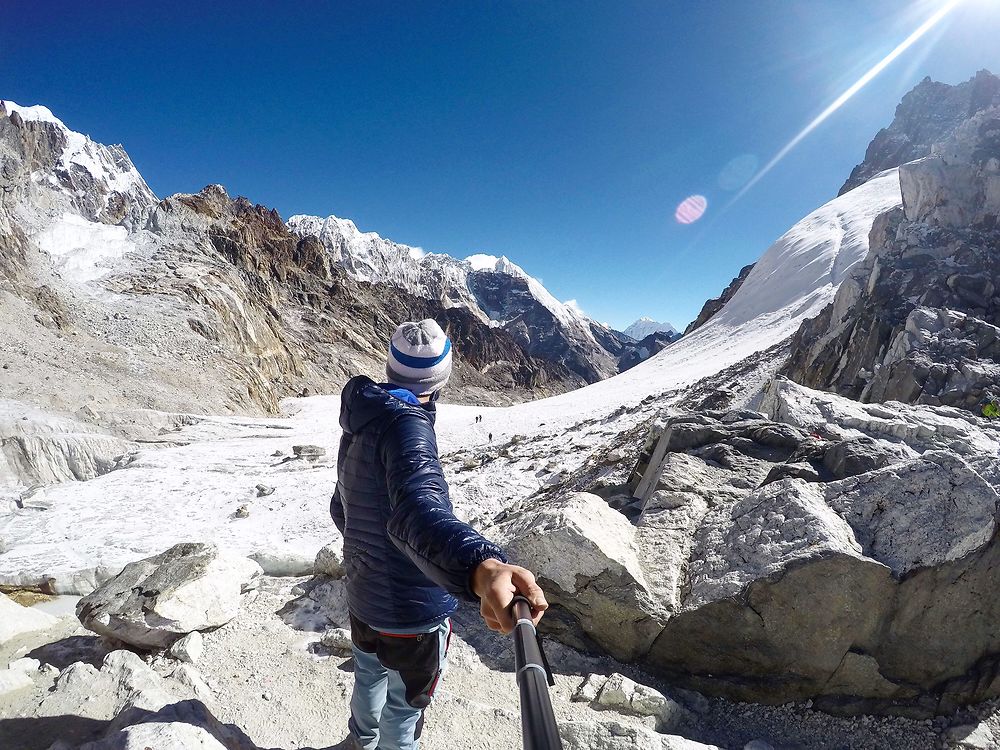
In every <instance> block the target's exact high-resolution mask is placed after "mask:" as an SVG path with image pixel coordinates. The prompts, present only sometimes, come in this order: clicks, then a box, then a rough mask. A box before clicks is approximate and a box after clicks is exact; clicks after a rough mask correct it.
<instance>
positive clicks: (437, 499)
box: [379, 414, 507, 601]
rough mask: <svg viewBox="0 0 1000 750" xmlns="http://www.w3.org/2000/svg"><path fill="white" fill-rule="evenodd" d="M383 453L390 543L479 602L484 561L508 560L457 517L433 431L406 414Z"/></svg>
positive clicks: (387, 436) (389, 433)
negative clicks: (476, 588)
mask: <svg viewBox="0 0 1000 750" xmlns="http://www.w3.org/2000/svg"><path fill="white" fill-rule="evenodd" d="M379 451H380V455H381V458H382V461H383V463H384V466H385V474H386V484H387V487H388V490H389V507H390V513H389V520H388V522H387V524H386V531H387V532H388V534H389V538H390V539H391V540H392V542H393V544H395V545H396V547H398V548H399V550H400V551H402V552H403V553H404V554H405V555H406V556H407V557H409V558H410V560H412V561H413V564H414V565H416V566H417V567H418V568H420V570H421V572H422V573H423V574H424V575H425V576H427V577H428V578H430V579H431V580H432V581H434V583H436V584H438V585H439V586H441V588H443V589H445V590H446V591H448V592H449V593H452V594H455V595H456V596H461V597H464V598H465V599H469V600H472V601H477V600H478V597H477V596H476V595H475V593H474V592H473V591H472V588H471V577H472V572H473V571H474V570H475V569H476V567H477V566H478V565H479V564H480V563H481V562H483V561H484V560H488V559H490V558H496V559H498V560H501V561H503V562H507V557H506V556H505V555H504V553H503V551H502V550H501V549H500V548H499V547H498V546H497V545H496V544H494V543H493V542H491V541H489V540H488V539H486V538H485V537H484V536H482V535H481V534H480V533H479V532H477V531H476V530H475V529H473V528H472V527H471V526H469V525H468V524H467V523H463V522H462V521H459V520H458V519H457V518H456V517H455V514H454V513H453V512H452V507H451V500H449V498H448V485H447V483H446V482H445V480H444V471H443V470H442V469H441V462H440V461H439V460H438V453H437V440H436V439H435V436H434V428H433V426H432V425H431V424H430V422H429V421H427V420H425V419H422V418H421V417H420V416H418V415H406V414H404V415H402V416H401V417H399V418H398V419H397V420H395V421H394V422H393V423H392V424H391V425H390V426H389V427H388V429H387V430H386V431H385V433H383V435H382V438H381V441H380V444H379Z"/></svg>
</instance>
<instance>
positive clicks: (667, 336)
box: [618, 332, 681, 372]
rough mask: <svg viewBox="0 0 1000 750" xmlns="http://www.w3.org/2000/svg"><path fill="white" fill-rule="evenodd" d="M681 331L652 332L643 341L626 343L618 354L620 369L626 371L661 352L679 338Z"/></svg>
mask: <svg viewBox="0 0 1000 750" xmlns="http://www.w3.org/2000/svg"><path fill="white" fill-rule="evenodd" d="M680 337H681V335H680V334H679V333H674V334H671V333H663V332H657V333H651V334H649V335H648V336H646V338H644V339H643V340H642V341H637V342H636V343H634V344H626V345H625V346H624V348H623V349H622V351H621V353H620V354H619V355H618V370H619V371H620V372H625V371H626V370H630V369H632V368H633V367H635V366H636V365H637V364H639V363H640V362H645V361H646V360H647V359H649V358H650V357H652V356H653V355H654V354H659V353H660V352H662V351H663V350H664V349H666V348H667V347H668V346H670V344H672V343H674V342H675V341H676V340H677V339H679V338H680Z"/></svg>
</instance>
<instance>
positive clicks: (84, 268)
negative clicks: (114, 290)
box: [32, 212, 135, 282]
mask: <svg viewBox="0 0 1000 750" xmlns="http://www.w3.org/2000/svg"><path fill="white" fill-rule="evenodd" d="M32 239H33V240H34V241H35V243H36V244H37V245H38V247H39V248H40V249H41V250H43V251H44V252H46V253H48V254H49V255H51V256H52V257H53V258H56V259H57V260H58V261H59V262H60V266H61V269H62V273H63V276H64V277H65V278H66V279H67V280H69V281H76V282H88V281H94V280H96V279H99V278H101V277H102V276H104V275H105V274H107V273H108V271H109V270H110V268H109V265H110V261H113V260H116V259H118V258H121V257H123V256H124V255H125V254H126V253H129V252H131V251H133V250H135V245H134V243H133V242H132V241H131V240H130V239H129V236H128V230H126V229H125V227H120V226H110V225H108V224H98V223H96V222H93V221H88V220H87V219H84V218H83V217H82V216H78V215H77V214H72V213H69V212H66V213H63V214H62V215H61V216H60V217H59V218H58V219H56V220H55V221H53V222H52V223H51V224H49V225H48V227H46V228H45V229H43V230H42V231H41V232H39V233H38V234H36V235H35V236H34V237H33V238H32Z"/></svg>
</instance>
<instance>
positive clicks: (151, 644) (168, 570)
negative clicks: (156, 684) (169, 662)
mask: <svg viewBox="0 0 1000 750" xmlns="http://www.w3.org/2000/svg"><path fill="white" fill-rule="evenodd" d="M260 575H261V569H260V566H259V565H257V563H255V562H253V561H252V560H248V559H246V558H244V557H238V556H236V555H231V554H229V553H226V552H222V551H220V550H219V549H218V548H217V547H215V546H214V545H210V544H200V543H199V544H193V543H192V544H178V545H176V546H174V547H171V548H170V549H169V550H167V551H166V552H163V553H161V554H159V555H155V556H154V557H150V558H146V559H145V560H138V561H136V562H134V563H130V564H128V565H126V566H125V569H124V570H123V571H122V572H121V573H120V574H118V576H116V577H115V578H113V579H112V580H110V581H108V582H107V583H106V584H104V585H103V586H101V587H99V588H98V589H97V590H95V591H94V592H92V593H91V594H88V595H87V596H85V597H84V598H83V599H81V600H80V601H79V603H78V604H77V608H76V613H77V616H78V617H79V618H80V622H82V623H83V624H84V626H85V627H87V628H89V629H90V630H92V631H94V632H95V633H99V634H101V635H106V636H109V637H111V638H114V639H116V640H119V641H122V642H124V643H128V644H131V645H133V646H138V647H140V648H147V649H157V648H168V647H170V646H172V645H173V644H174V643H175V642H176V641H177V640H179V639H180V638H182V637H183V636H185V635H187V634H188V633H192V632H194V631H196V630H205V629H208V628H214V627H218V626H220V625H225V624H226V623H227V622H229V621H230V620H232V619H233V618H234V617H235V616H236V613H237V611H238V609H239V603H240V594H241V593H243V592H244V591H246V590H247V589H249V588H252V587H253V586H254V585H255V584H256V580H257V578H258V577H259V576H260Z"/></svg>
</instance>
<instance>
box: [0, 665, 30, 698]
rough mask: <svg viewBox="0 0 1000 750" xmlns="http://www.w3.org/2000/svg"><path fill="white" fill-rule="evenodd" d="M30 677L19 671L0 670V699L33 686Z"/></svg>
mask: <svg viewBox="0 0 1000 750" xmlns="http://www.w3.org/2000/svg"><path fill="white" fill-rule="evenodd" d="M34 684H35V682H34V680H32V679H31V675H29V674H27V672H25V671H24V670H21V669H10V668H9V667H8V668H7V669H0V697H3V696H5V695H7V694H9V693H13V692H16V691H18V690H23V689H24V688H28V687H31V686H32V685H34Z"/></svg>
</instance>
